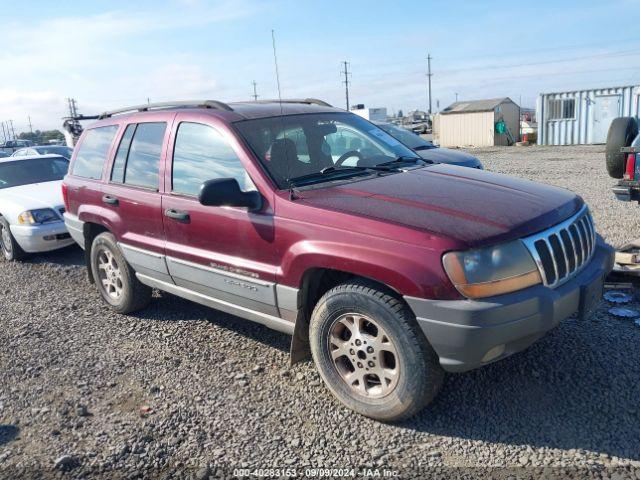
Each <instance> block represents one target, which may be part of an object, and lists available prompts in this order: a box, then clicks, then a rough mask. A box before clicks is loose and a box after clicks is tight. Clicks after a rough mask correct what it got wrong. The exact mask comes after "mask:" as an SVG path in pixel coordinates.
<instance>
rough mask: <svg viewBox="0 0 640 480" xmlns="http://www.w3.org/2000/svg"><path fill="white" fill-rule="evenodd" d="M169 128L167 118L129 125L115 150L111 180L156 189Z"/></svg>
mask: <svg viewBox="0 0 640 480" xmlns="http://www.w3.org/2000/svg"><path fill="white" fill-rule="evenodd" d="M166 128H167V124H166V123H164V122H154V123H139V124H137V125H129V126H128V127H127V129H126V130H125V132H124V135H123V136H122V140H121V141H120V145H119V147H118V152H117V153H116V158H115V161H114V163H113V169H112V171H111V180H112V181H114V182H119V183H124V184H126V185H133V186H136V187H144V188H152V189H154V190H157V189H158V171H159V168H160V155H161V153H162V144H163V141H164V133H165V130H166Z"/></svg>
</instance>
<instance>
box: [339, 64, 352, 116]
mask: <svg viewBox="0 0 640 480" xmlns="http://www.w3.org/2000/svg"><path fill="white" fill-rule="evenodd" d="M342 65H343V66H344V70H342V71H341V72H340V73H344V80H343V81H342V83H344V94H345V97H346V100H347V110H349V75H351V72H349V62H347V61H346V60H345V61H344V62H342Z"/></svg>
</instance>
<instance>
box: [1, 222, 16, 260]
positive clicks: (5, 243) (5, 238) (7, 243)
mask: <svg viewBox="0 0 640 480" xmlns="http://www.w3.org/2000/svg"><path fill="white" fill-rule="evenodd" d="M0 247H2V250H4V252H6V253H7V254H8V256H11V252H12V251H13V245H12V244H11V232H9V229H8V228H7V227H5V226H4V225H2V224H0Z"/></svg>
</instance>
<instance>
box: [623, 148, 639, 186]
mask: <svg viewBox="0 0 640 480" xmlns="http://www.w3.org/2000/svg"><path fill="white" fill-rule="evenodd" d="M635 174H636V154H635V153H630V154H629V155H627V168H625V171H624V179H625V180H634V177H635Z"/></svg>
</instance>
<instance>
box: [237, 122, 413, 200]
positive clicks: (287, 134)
mask: <svg viewBox="0 0 640 480" xmlns="http://www.w3.org/2000/svg"><path fill="white" fill-rule="evenodd" d="M235 126H236V127H237V129H238V130H239V131H240V134H241V135H242V136H243V137H244V138H245V140H246V141H247V143H248V144H249V146H250V147H251V148H252V149H253V151H254V153H255V154H256V155H257V156H258V158H259V159H260V161H261V162H262V164H263V165H264V167H265V168H266V169H267V171H268V172H269V174H270V175H271V177H272V178H273V179H274V180H275V182H276V183H277V185H278V188H287V187H291V186H301V185H309V184H314V183H321V182H325V181H333V180H336V179H338V178H339V179H345V178H351V177H354V176H359V175H372V174H380V170H385V171H390V170H391V167H390V166H389V164H390V163H391V164H392V165H393V166H394V167H395V166H399V165H401V164H402V163H410V164H416V163H419V164H421V165H424V164H425V162H424V161H422V160H421V159H420V158H418V157H417V156H416V154H415V153H413V152H412V151H411V150H410V149H408V148H407V147H406V146H404V145H403V144H402V143H400V142H399V141H398V140H397V139H396V138H394V137H392V136H391V135H389V134H388V133H386V132H384V131H383V130H380V129H379V128H378V127H376V126H375V125H373V124H371V123H369V122H368V121H366V120H364V119H363V118H361V117H358V116H357V115H353V114H351V113H346V112H345V113H339V112H337V113H317V114H303V115H288V116H282V117H269V118H260V119H256V120H244V121H241V122H237V123H235ZM383 164H384V165H386V166H383Z"/></svg>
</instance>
